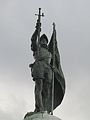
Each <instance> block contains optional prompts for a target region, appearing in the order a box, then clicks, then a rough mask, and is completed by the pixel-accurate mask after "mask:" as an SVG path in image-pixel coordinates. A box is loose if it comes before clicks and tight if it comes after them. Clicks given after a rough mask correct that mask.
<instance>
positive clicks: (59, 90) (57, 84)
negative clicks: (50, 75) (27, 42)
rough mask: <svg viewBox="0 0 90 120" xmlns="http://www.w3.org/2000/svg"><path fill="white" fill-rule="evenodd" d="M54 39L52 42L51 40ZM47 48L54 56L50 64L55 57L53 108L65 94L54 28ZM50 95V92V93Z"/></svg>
mask: <svg viewBox="0 0 90 120" xmlns="http://www.w3.org/2000/svg"><path fill="white" fill-rule="evenodd" d="M53 40H54V42H53ZM53 44H55V45H54V46H55V51H54V50H53ZM48 49H49V51H50V52H51V54H52V55H53V52H54V54H55V58H53V57H52V59H51V63H50V64H51V66H53V59H55V60H54V61H55V63H54V94H53V95H54V96H53V99H54V100H53V110H54V109H55V108H56V107H58V106H59V105H60V104H61V102H62V100H63V97H64V94H65V78H64V74H63V71H62V68H61V63H60V54H59V51H58V46H57V39H56V30H55V29H54V30H53V33H52V36H51V40H50V43H49V45H48ZM51 95H52V94H51ZM51 98H52V97H50V104H51V103H52V100H51ZM49 111H50V112H51V108H49Z"/></svg>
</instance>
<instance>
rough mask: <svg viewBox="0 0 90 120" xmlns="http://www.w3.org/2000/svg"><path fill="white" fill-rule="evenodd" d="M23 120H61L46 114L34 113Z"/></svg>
mask: <svg viewBox="0 0 90 120" xmlns="http://www.w3.org/2000/svg"><path fill="white" fill-rule="evenodd" d="M24 120H61V119H60V118H57V117H55V116H53V115H50V114H47V113H34V114H32V115H30V116H26V117H25V118H24Z"/></svg>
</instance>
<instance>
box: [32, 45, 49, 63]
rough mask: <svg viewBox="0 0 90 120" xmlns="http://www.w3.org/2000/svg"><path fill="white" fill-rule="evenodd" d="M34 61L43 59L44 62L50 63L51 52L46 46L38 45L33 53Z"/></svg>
mask: <svg viewBox="0 0 90 120" xmlns="http://www.w3.org/2000/svg"><path fill="white" fill-rule="evenodd" d="M34 58H35V61H43V62H45V63H48V64H50V61H51V53H50V52H49V51H48V49H47V48H44V47H40V48H39V51H36V52H35V54H34Z"/></svg>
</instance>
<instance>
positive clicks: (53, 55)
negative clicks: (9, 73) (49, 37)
mask: <svg viewBox="0 0 90 120" xmlns="http://www.w3.org/2000/svg"><path fill="white" fill-rule="evenodd" d="M52 57H53V69H54V68H55V23H53V54H52ZM53 109H54V70H53V74H52V106H51V115H53Z"/></svg>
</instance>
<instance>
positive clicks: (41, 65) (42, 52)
mask: <svg viewBox="0 0 90 120" xmlns="http://www.w3.org/2000/svg"><path fill="white" fill-rule="evenodd" d="M37 35H38V27H36V30H35V32H34V34H33V35H32V38H31V41H32V44H31V50H32V51H33V56H34V58H35V62H34V64H31V65H30V66H31V73H32V77H33V80H34V81H35V112H39V111H47V112H49V111H48V106H49V105H48V101H49V97H50V90H51V81H52V69H51V66H50V62H51V57H52V56H51V53H50V52H49V51H48V46H47V44H48V38H47V36H46V35H45V34H43V35H42V36H41V37H40V43H39V44H40V45H39V48H38V43H37Z"/></svg>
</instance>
